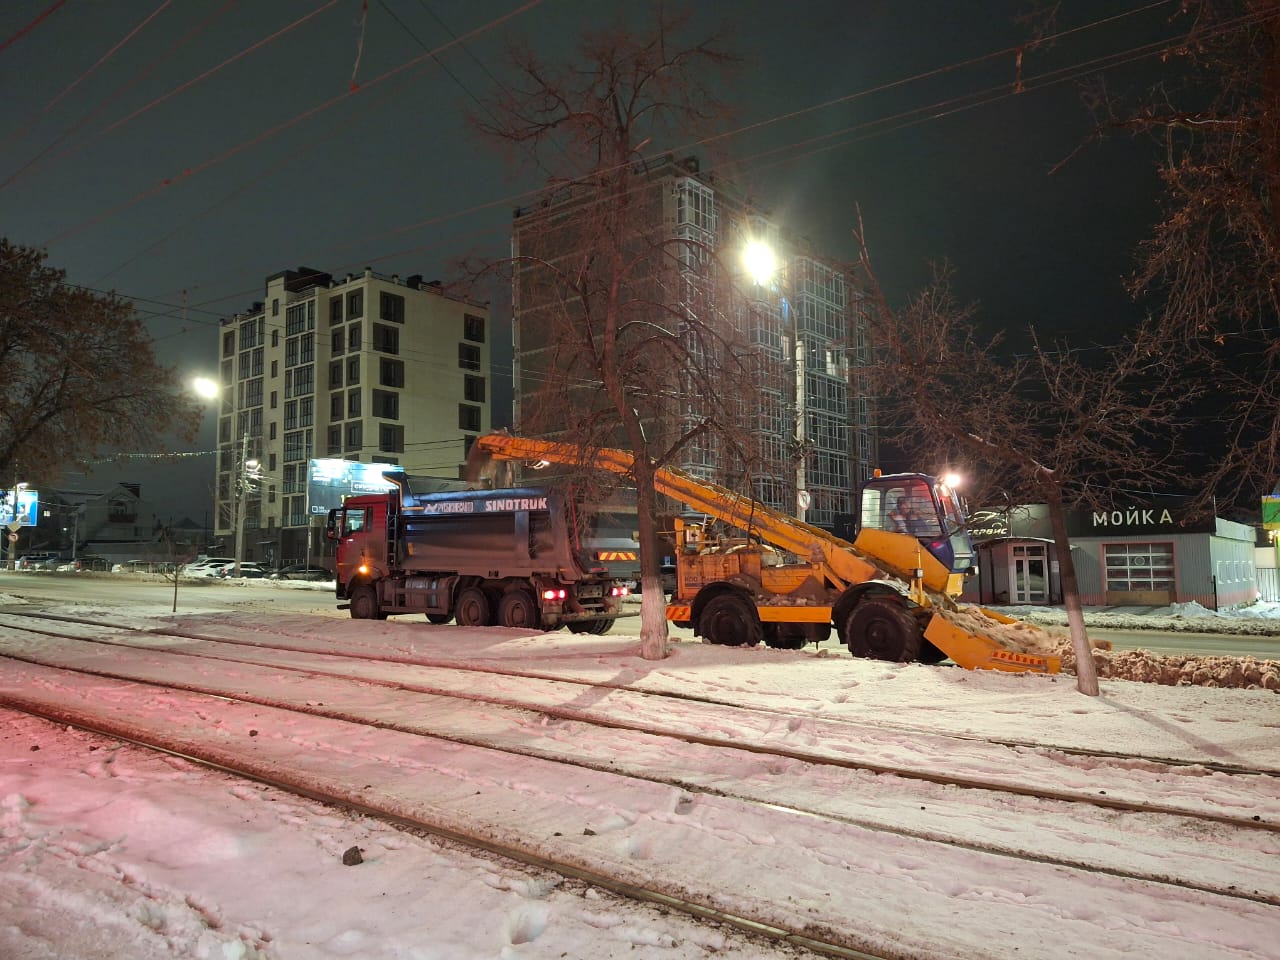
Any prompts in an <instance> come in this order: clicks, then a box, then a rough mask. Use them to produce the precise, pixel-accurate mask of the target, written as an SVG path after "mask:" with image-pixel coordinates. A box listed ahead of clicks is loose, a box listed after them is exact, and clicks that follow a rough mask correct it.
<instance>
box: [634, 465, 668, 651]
mask: <svg viewBox="0 0 1280 960" xmlns="http://www.w3.org/2000/svg"><path fill="white" fill-rule="evenodd" d="M637 468H638V469H637V470H636V471H635V480H636V518H637V523H638V525H639V527H640V530H639V533H640V656H641V657H642V658H644V659H645V660H665V659H666V658H667V656H668V655H669V654H670V649H669V648H668V644H667V617H666V599H667V598H666V594H664V593H663V592H662V568H661V564H660V563H659V557H658V552H659V551H658V537H657V531H656V530H655V529H654V520H653V518H654V517H656V516H657V515H658V511H657V509H656V505H657V494H656V493H655V492H654V489H653V472H652V471H651V470H645V469H643V468H640V465H639V464H637Z"/></svg>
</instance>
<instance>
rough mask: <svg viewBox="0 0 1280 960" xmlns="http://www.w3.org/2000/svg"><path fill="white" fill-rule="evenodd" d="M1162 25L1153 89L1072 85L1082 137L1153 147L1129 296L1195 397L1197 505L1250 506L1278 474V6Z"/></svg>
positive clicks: (1201, 12) (1262, 0)
mask: <svg viewBox="0 0 1280 960" xmlns="http://www.w3.org/2000/svg"><path fill="white" fill-rule="evenodd" d="M1060 5H1061V4H1060V3H1058V2H1055V3H1053V4H1050V5H1047V8H1048V12H1049V13H1052V12H1054V11H1055V10H1056V8H1057V7H1058V6H1060ZM1173 22H1174V23H1175V24H1179V25H1181V28H1182V29H1181V33H1180V34H1179V35H1178V36H1177V37H1176V38H1175V39H1174V40H1173V41H1171V42H1170V43H1169V45H1168V48H1167V49H1166V50H1165V52H1164V56H1163V57H1162V59H1161V63H1162V64H1163V65H1164V66H1163V70H1162V73H1163V76H1162V78H1161V80H1160V82H1159V83H1158V84H1156V85H1154V86H1152V87H1151V88H1150V89H1149V90H1148V91H1146V92H1145V93H1142V94H1140V95H1138V96H1136V97H1132V98H1119V97H1116V96H1113V95H1112V94H1111V93H1110V92H1109V91H1108V90H1107V89H1106V88H1105V86H1104V85H1103V84H1101V83H1100V82H1096V83H1094V84H1091V85H1090V86H1089V87H1088V88H1087V89H1086V90H1085V92H1084V93H1085V102H1086V104H1087V105H1088V106H1089V107H1090V108H1091V109H1092V111H1093V113H1094V118H1095V127H1094V132H1093V135H1092V136H1091V138H1090V139H1091V140H1100V139H1103V138H1105V137H1107V136H1112V135H1116V134H1129V135H1132V136H1150V137H1152V138H1153V139H1154V141H1155V143H1156V145H1157V148H1158V150H1159V154H1158V157H1159V162H1160V176H1161V179H1162V181H1163V194H1162V201H1161V205H1162V214H1161V219H1160V222H1159V223H1157V224H1156V225H1155V227H1154V229H1153V230H1152V233H1151V236H1150V237H1149V239H1147V240H1146V241H1145V242H1144V243H1143V244H1142V245H1141V248H1140V249H1139V251H1138V253H1139V266H1138V269H1137V271H1136V272H1135V273H1134V275H1133V276H1132V277H1131V278H1130V279H1129V289H1130V292H1131V293H1132V294H1133V295H1134V296H1135V297H1136V298H1138V299H1140V300H1141V301H1142V302H1144V303H1146V304H1148V305H1149V309H1150V310H1151V312H1152V317H1153V324H1154V328H1155V330H1156V334H1155V337H1156V338H1157V339H1159V340H1161V341H1162V342H1163V343H1164V346H1165V358H1166V360H1167V361H1168V362H1169V364H1170V366H1176V367H1178V368H1179V369H1180V370H1181V374H1180V376H1181V377H1182V378H1183V380H1184V382H1198V383H1201V384H1203V385H1204V387H1205V389H1206V392H1207V397H1206V401H1205V402H1204V403H1202V404H1201V405H1199V407H1198V408H1197V409H1196V410H1195V411H1192V412H1191V413H1190V414H1189V415H1194V416H1196V417H1198V418H1199V419H1200V421H1201V423H1202V424H1203V425H1204V429H1203V430H1202V431H1201V439H1200V442H1199V443H1198V445H1197V450H1196V451H1195V452H1192V453H1189V454H1188V464H1189V466H1191V467H1193V468H1195V471H1196V472H1197V473H1198V474H1199V478H1200V483H1199V488H1200V489H1201V490H1202V495H1201V499H1202V501H1203V502H1204V503H1206V504H1207V503H1209V502H1210V501H1211V499H1214V498H1216V499H1217V500H1218V501H1219V502H1220V503H1223V504H1231V505H1234V506H1236V507H1248V508H1250V512H1252V511H1253V510H1256V506H1257V500H1258V496H1259V494H1260V493H1262V492H1265V491H1268V490H1270V489H1271V488H1272V487H1273V486H1274V485H1276V483H1277V480H1278V479H1280V377H1277V369H1278V367H1277V364H1278V361H1280V332H1278V331H1277V327H1276V318H1277V316H1278V315H1280V206H1278V204H1280V0H1184V2H1183V3H1181V4H1180V5H1179V6H1178V8H1177V10H1176V14H1175V18H1174V20H1173ZM1077 152H1078V151H1077ZM1197 453H1198V456H1196V454H1197ZM1192 458H1194V459H1192Z"/></svg>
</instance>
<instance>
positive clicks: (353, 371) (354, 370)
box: [347, 357, 360, 387]
mask: <svg viewBox="0 0 1280 960" xmlns="http://www.w3.org/2000/svg"><path fill="white" fill-rule="evenodd" d="M359 382H360V358H359V357H347V386H349V387H350V386H355V385H356V384H357V383H359Z"/></svg>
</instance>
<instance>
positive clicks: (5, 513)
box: [0, 487, 40, 527]
mask: <svg viewBox="0 0 1280 960" xmlns="http://www.w3.org/2000/svg"><path fill="white" fill-rule="evenodd" d="M14 493H17V495H18V523H19V524H20V525H22V526H24V527H34V526H35V525H36V508H37V506H38V504H39V503H40V492H39V491H38V490H32V489H30V488H29V487H19V488H18V489H17V490H16V491H15V490H12V489H10V490H0V525H8V524H10V523H13V519H14V517H13V495H14Z"/></svg>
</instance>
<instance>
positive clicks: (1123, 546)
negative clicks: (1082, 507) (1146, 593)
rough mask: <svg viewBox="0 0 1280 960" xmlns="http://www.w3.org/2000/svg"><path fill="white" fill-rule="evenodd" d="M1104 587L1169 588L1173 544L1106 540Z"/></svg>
mask: <svg viewBox="0 0 1280 960" xmlns="http://www.w3.org/2000/svg"><path fill="white" fill-rule="evenodd" d="M1103 555H1104V562H1105V563H1106V567H1107V590H1115V591H1133V590H1172V589H1173V588H1174V583H1173V544H1172V543H1109V544H1106V545H1105V546H1104V547H1103Z"/></svg>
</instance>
